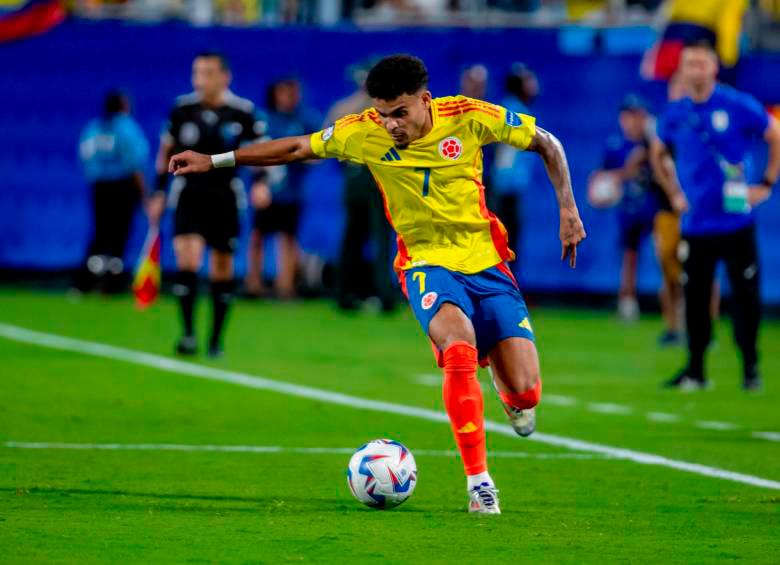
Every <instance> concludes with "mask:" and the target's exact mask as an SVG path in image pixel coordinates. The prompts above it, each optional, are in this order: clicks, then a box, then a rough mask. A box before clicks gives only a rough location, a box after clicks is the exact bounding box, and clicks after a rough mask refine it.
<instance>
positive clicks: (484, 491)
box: [474, 487, 498, 507]
mask: <svg viewBox="0 0 780 565" xmlns="http://www.w3.org/2000/svg"><path fill="white" fill-rule="evenodd" d="M478 488H479V490H477V489H474V490H476V492H477V496H479V498H480V499H481V500H482V503H483V504H484V505H485V506H487V507H490V506H495V504H496V494H498V489H495V488H489V487H478Z"/></svg>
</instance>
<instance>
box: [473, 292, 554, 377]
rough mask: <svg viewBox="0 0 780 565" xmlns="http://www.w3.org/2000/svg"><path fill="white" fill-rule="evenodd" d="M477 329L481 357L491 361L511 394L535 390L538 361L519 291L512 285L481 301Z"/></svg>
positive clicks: (529, 323) (475, 320) (476, 323)
mask: <svg viewBox="0 0 780 565" xmlns="http://www.w3.org/2000/svg"><path fill="white" fill-rule="evenodd" d="M474 327H475V329H476V332H477V348H478V349H479V353H480V358H484V357H487V358H488V360H489V361H490V364H491V367H492V368H493V371H494V375H495V376H496V380H497V381H498V383H499V384H501V383H503V386H504V387H505V389H506V391H508V392H522V391H524V390H528V389H529V388H533V387H534V386H535V384H536V382H537V381H538V379H539V360H538V356H537V353H536V345H535V343H534V341H535V338H534V333H533V327H532V326H531V320H530V317H529V315H528V307H527V306H526V304H525V300H523V297H522V295H521V294H520V291H519V290H518V289H517V288H516V287H514V286H512V287H511V288H508V289H507V290H506V291H505V292H502V293H496V294H491V295H488V296H486V297H484V298H483V299H482V300H480V302H479V306H478V308H477V312H476V313H475V315H474Z"/></svg>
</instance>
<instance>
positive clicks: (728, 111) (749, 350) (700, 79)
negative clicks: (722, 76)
mask: <svg viewBox="0 0 780 565" xmlns="http://www.w3.org/2000/svg"><path fill="white" fill-rule="evenodd" d="M680 73H681V78H682V81H683V83H684V87H685V90H686V96H685V97H684V98H682V99H680V100H678V101H676V102H672V103H670V104H669V105H668V106H667V108H666V110H665V111H664V113H663V116H662V117H661V119H660V120H659V124H658V139H657V140H656V141H655V142H654V143H653V147H652V153H653V161H654V163H656V164H658V163H660V162H662V160H663V159H664V158H665V155H666V154H667V153H668V154H669V155H671V156H672V158H673V160H674V164H675V169H676V175H674V174H672V173H670V172H669V170H668V168H667V169H665V168H664V167H655V170H656V175H657V177H658V178H659V180H660V181H661V184H662V186H663V187H664V190H665V191H666V192H667V194H668V195H669V198H670V201H671V203H672V205H673V206H674V208H675V210H677V211H678V212H680V213H682V214H683V216H682V237H683V242H682V244H681V248H680V251H681V255H683V267H684V269H685V279H684V288H685V301H686V306H685V318H686V323H687V329H688V363H687V365H686V366H685V367H684V368H683V369H682V370H681V371H680V372H679V373H678V374H677V375H676V376H675V377H674V378H672V379H671V380H669V381H668V382H667V383H666V384H667V385H668V386H670V387H676V388H705V387H706V386H707V385H708V380H707V378H706V373H705V366H704V356H705V352H706V350H707V347H708V345H709V343H710V339H711V334H712V321H711V315H710V296H711V292H712V282H713V278H714V276H715V269H716V266H717V264H718V262H719V261H721V260H723V261H724V262H725V263H726V269H727V272H728V276H729V281H730V283H731V289H732V291H731V292H732V312H731V314H732V322H733V325H734V336H735V340H736V342H737V346H738V347H739V349H740V352H741V355H742V362H743V387H744V388H745V389H746V390H753V389H756V388H759V387H760V386H761V380H760V376H759V372H758V351H757V346H756V338H757V335H758V327H759V322H760V318H761V302H760V287H759V274H760V273H759V264H758V251H757V246H756V231H755V224H756V216H755V207H756V206H758V205H759V204H761V203H762V202H764V201H765V200H767V199H768V198H769V196H770V194H771V190H772V187H773V186H774V185H775V183H776V182H777V179H778V176H779V175H780V125H779V124H778V122H777V121H776V120H774V119H773V118H771V117H770V116H769V114H768V113H767V112H766V110H765V109H764V108H763V107H762V106H761V104H760V103H759V102H758V101H757V100H755V99H754V98H753V97H752V96H750V95H748V94H745V93H742V92H739V91H737V90H735V89H733V88H731V87H728V86H725V85H721V84H718V83H717V82H716V76H717V73H718V59H717V55H716V54H715V51H714V49H713V48H712V46H711V45H709V44H707V43H695V44H690V45H687V46H686V47H685V48H684V49H683V52H682V55H681V58H680ZM757 139H763V140H764V141H765V142H766V143H767V145H768V155H769V158H768V161H767V165H766V168H765V169H764V170H763V171H756V170H754V167H753V166H752V161H751V150H752V148H753V146H754V143H755V141H756V140H757Z"/></svg>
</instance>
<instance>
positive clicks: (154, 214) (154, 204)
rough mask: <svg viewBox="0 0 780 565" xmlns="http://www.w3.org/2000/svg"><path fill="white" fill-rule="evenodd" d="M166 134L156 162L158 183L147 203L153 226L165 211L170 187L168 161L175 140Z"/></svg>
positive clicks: (147, 211) (162, 138)
mask: <svg viewBox="0 0 780 565" xmlns="http://www.w3.org/2000/svg"><path fill="white" fill-rule="evenodd" d="M166 133H167V132H164V133H163V135H162V137H161V139H160V147H159V149H158V150H157V157H156V159H155V162H154V169H155V172H156V182H155V186H154V191H153V192H152V194H151V196H150V197H149V199H148V200H147V202H146V215H147V216H148V217H149V222H150V223H151V224H154V225H156V224H158V223H159V222H160V218H161V217H162V215H163V212H164V211H165V190H166V188H167V186H168V160H169V159H170V158H171V155H172V154H173V139H171V137H170V135H166Z"/></svg>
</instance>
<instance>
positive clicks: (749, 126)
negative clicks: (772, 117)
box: [740, 94, 769, 136]
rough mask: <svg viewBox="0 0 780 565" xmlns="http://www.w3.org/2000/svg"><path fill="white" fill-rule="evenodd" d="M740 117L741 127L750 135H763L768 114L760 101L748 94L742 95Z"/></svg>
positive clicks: (767, 125) (767, 123)
mask: <svg viewBox="0 0 780 565" xmlns="http://www.w3.org/2000/svg"><path fill="white" fill-rule="evenodd" d="M740 109H741V111H740V117H741V121H742V127H743V129H744V130H745V131H746V132H748V133H749V134H750V135H755V136H763V135H764V132H765V131H766V128H768V127H769V114H768V113H767V111H766V108H764V107H763V106H762V105H761V103H760V102H759V101H758V100H756V99H755V98H753V97H752V96H750V95H749V94H744V95H742V98H741V104H740Z"/></svg>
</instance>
